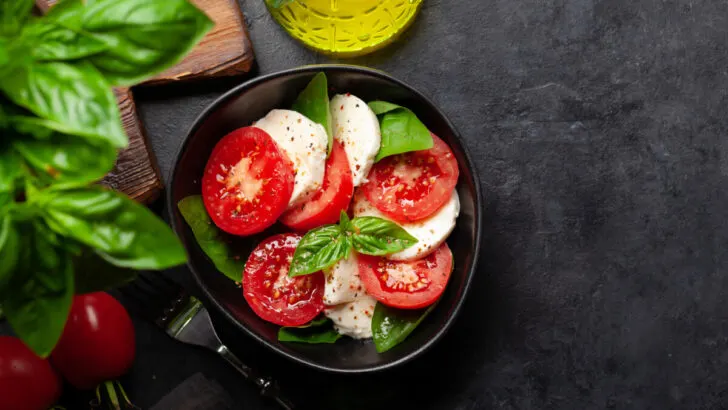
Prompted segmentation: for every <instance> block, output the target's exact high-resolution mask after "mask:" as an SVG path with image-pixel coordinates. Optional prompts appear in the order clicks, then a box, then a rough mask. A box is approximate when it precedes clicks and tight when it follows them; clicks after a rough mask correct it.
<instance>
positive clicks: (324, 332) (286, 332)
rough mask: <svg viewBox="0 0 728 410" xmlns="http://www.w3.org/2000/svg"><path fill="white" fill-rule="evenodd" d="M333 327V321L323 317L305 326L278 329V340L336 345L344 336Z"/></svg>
mask: <svg viewBox="0 0 728 410" xmlns="http://www.w3.org/2000/svg"><path fill="white" fill-rule="evenodd" d="M331 325H332V322H331V320H329V319H327V318H325V317H321V318H318V319H314V320H312V321H310V322H309V323H307V324H305V325H303V326H283V327H281V328H280V329H278V340H280V341H281V342H298V343H309V344H320V343H335V342H336V341H337V340H339V339H341V338H342V337H343V336H342V335H341V334H340V333H339V332H337V331H336V330H335V329H334V328H333V327H332V326H331Z"/></svg>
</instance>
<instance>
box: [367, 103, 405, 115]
mask: <svg viewBox="0 0 728 410" xmlns="http://www.w3.org/2000/svg"><path fill="white" fill-rule="evenodd" d="M367 105H368V106H369V108H370V109H371V110H372V111H374V114H376V115H381V114H384V113H388V112H390V111H394V110H398V109H400V108H402V106H401V105H397V104H392V103H389V102H386V101H371V102H369V103H368V104H367Z"/></svg>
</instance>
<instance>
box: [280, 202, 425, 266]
mask: <svg viewBox="0 0 728 410" xmlns="http://www.w3.org/2000/svg"><path fill="white" fill-rule="evenodd" d="M416 243H417V239H416V238H415V237H413V236H412V235H410V234H409V233H408V232H407V231H406V230H404V228H402V227H401V226H399V225H397V224H396V223H394V222H392V221H388V220H386V219H382V218H377V217H373V216H365V217H359V218H354V219H352V220H349V217H348V216H347V215H346V212H343V211H342V212H341V219H340V221H339V224H338V225H335V224H334V225H324V226H321V227H319V228H316V229H313V230H311V231H309V232H308V233H307V234H306V235H304V236H303V238H301V241H300V242H299V243H298V246H297V247H296V251H295V252H294V253H293V260H292V261H291V268H290V270H289V271H288V276H291V277H295V276H301V275H308V274H311V273H314V272H318V271H320V270H323V269H327V268H330V267H331V266H333V265H334V264H335V263H336V262H338V261H339V260H341V259H346V258H348V257H349V254H350V253H351V250H352V249H355V250H356V251H357V252H359V253H363V254H366V255H375V256H381V255H388V254H390V253H396V252H400V251H402V250H404V249H407V248H409V247H410V246H412V245H414V244H416Z"/></svg>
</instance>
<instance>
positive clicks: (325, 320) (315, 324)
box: [285, 316, 331, 329]
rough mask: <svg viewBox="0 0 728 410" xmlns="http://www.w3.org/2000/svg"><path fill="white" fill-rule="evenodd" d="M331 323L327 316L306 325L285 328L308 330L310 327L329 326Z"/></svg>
mask: <svg viewBox="0 0 728 410" xmlns="http://www.w3.org/2000/svg"><path fill="white" fill-rule="evenodd" d="M330 322H331V320H330V319H329V318H327V317H325V316H321V317H318V318H316V319H313V320H312V321H310V322H308V323H306V324H305V325H301V326H285V327H288V328H292V329H307V328H310V327H319V326H323V325H325V324H328V323H330Z"/></svg>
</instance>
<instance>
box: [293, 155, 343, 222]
mask: <svg viewBox="0 0 728 410" xmlns="http://www.w3.org/2000/svg"><path fill="white" fill-rule="evenodd" d="M353 194H354V182H353V180H352V175H351V169H349V160H348V159H347V158H346V152H345V151H344V146H343V145H341V143H340V142H338V141H334V147H333V150H332V151H331V156H329V158H328V159H327V160H326V174H325V176H324V183H323V186H322V187H321V189H320V190H319V191H318V192H317V193H316V194H314V196H313V197H312V198H311V199H310V200H308V201H306V202H305V203H304V204H303V205H301V206H298V207H296V208H294V209H291V210H290V211H287V212H286V213H284V214H283V216H281V219H280V221H281V222H282V223H283V224H284V225H286V226H288V227H289V228H292V229H295V230H297V231H308V230H311V229H313V228H316V227H318V226H321V225H326V224H332V223H336V222H337V221H338V220H339V215H340V214H341V211H346V209H347V208H348V206H349V201H351V196H352V195H353Z"/></svg>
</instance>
